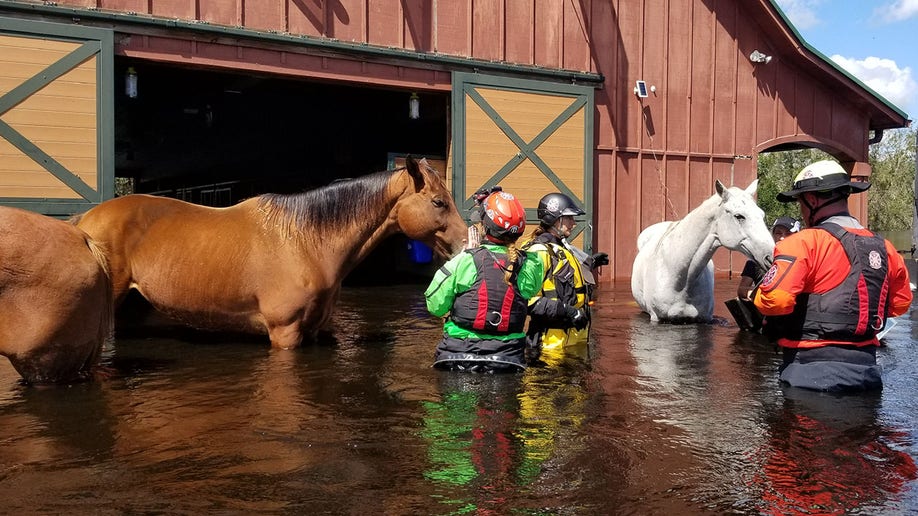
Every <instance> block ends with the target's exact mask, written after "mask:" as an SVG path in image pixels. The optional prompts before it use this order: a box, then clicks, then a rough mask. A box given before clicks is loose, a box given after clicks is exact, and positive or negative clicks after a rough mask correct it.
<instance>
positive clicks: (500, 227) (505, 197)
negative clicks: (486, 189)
mask: <svg viewBox="0 0 918 516" xmlns="http://www.w3.org/2000/svg"><path fill="white" fill-rule="evenodd" d="M481 206H482V208H483V210H484V217H482V218H481V222H482V223H483V224H484V227H485V236H486V237H487V238H488V240H491V241H492V242H497V243H505V242H516V240H517V239H518V238H519V237H520V236H522V234H523V230H525V229H526V210H525V209H524V208H523V205H522V204H520V201H519V200H518V199H517V198H516V197H514V196H513V194H511V193H507V192H494V193H492V194H491V195H489V196H488V198H487V199H485V200H484V202H483V203H482V205H481Z"/></svg>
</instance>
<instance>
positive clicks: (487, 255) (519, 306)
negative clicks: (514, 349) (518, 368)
mask: <svg viewBox="0 0 918 516" xmlns="http://www.w3.org/2000/svg"><path fill="white" fill-rule="evenodd" d="M465 252H467V253H469V254H471V255H472V258H473V259H474V261H475V270H476V273H477V277H476V278H475V283H473V284H472V286H471V287H470V288H469V289H468V290H466V291H465V292H462V293H460V294H458V295H457V296H456V299H455V301H453V308H452V310H451V311H450V319H451V320H452V321H453V322H454V323H455V324H456V326H459V327H460V328H464V329H466V330H470V331H474V332H480V333H486V334H490V335H507V334H510V333H520V332H522V331H523V328H524V326H525V324H526V310H527V307H528V303H527V299H526V298H524V297H523V296H521V295H520V293H519V290H518V289H517V286H516V281H515V280H514V281H511V282H510V283H511V284H510V285H508V284H507V282H505V281H504V273H505V272H506V270H507V256H506V255H499V256H498V255H496V254H494V253H492V252H491V251H490V250H488V249H486V248H484V247H478V248H475V249H467V250H466V251H465ZM522 259H524V256H523V254H522V253H521V254H520V260H519V262H518V263H517V265H516V269H515V270H519V265H520V263H522Z"/></svg>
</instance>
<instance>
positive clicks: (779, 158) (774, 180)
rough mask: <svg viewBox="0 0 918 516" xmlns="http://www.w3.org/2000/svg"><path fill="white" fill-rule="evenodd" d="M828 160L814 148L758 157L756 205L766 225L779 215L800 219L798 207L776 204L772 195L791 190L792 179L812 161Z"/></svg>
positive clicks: (765, 153)
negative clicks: (763, 215)
mask: <svg viewBox="0 0 918 516" xmlns="http://www.w3.org/2000/svg"><path fill="white" fill-rule="evenodd" d="M831 158H832V157H831V156H829V155H828V154H826V153H825V152H822V151H820V150H818V149H800V150H792V151H782V152H763V153H762V154H759V163H758V175H759V188H758V193H757V195H756V197H757V198H758V202H759V206H760V207H761V208H762V210H764V211H765V220H766V222H767V223H768V224H769V225H770V224H771V223H772V222H774V220H775V219H777V218H778V217H783V216H787V217H794V218H795V219H800V207H799V206H797V203H794V202H791V203H783V202H779V201H778V200H777V199H776V198H775V196H776V195H778V192H783V191H786V190H790V189H791V188H792V187H793V185H794V177H796V176H797V173H798V172H800V170H801V169H803V167H805V166H807V165H809V164H810V163H812V162H814V161H820V160H823V159H831Z"/></svg>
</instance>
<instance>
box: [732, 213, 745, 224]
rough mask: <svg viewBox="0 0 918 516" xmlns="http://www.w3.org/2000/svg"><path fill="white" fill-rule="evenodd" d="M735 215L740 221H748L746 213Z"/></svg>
mask: <svg viewBox="0 0 918 516" xmlns="http://www.w3.org/2000/svg"><path fill="white" fill-rule="evenodd" d="M734 217H735V218H736V220H737V221H739V222H745V221H746V216H745V215H740V214H738V213H737V214H736V215H734Z"/></svg>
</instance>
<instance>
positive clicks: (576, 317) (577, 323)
mask: <svg viewBox="0 0 918 516" xmlns="http://www.w3.org/2000/svg"><path fill="white" fill-rule="evenodd" d="M567 318H568V321H569V322H570V325H571V326H573V327H574V328H576V329H578V330H582V329H584V328H586V327H587V324H590V318H589V317H588V316H587V314H586V311H585V310H583V309H582V308H580V309H578V308H574V307H572V306H569V307H567Z"/></svg>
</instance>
